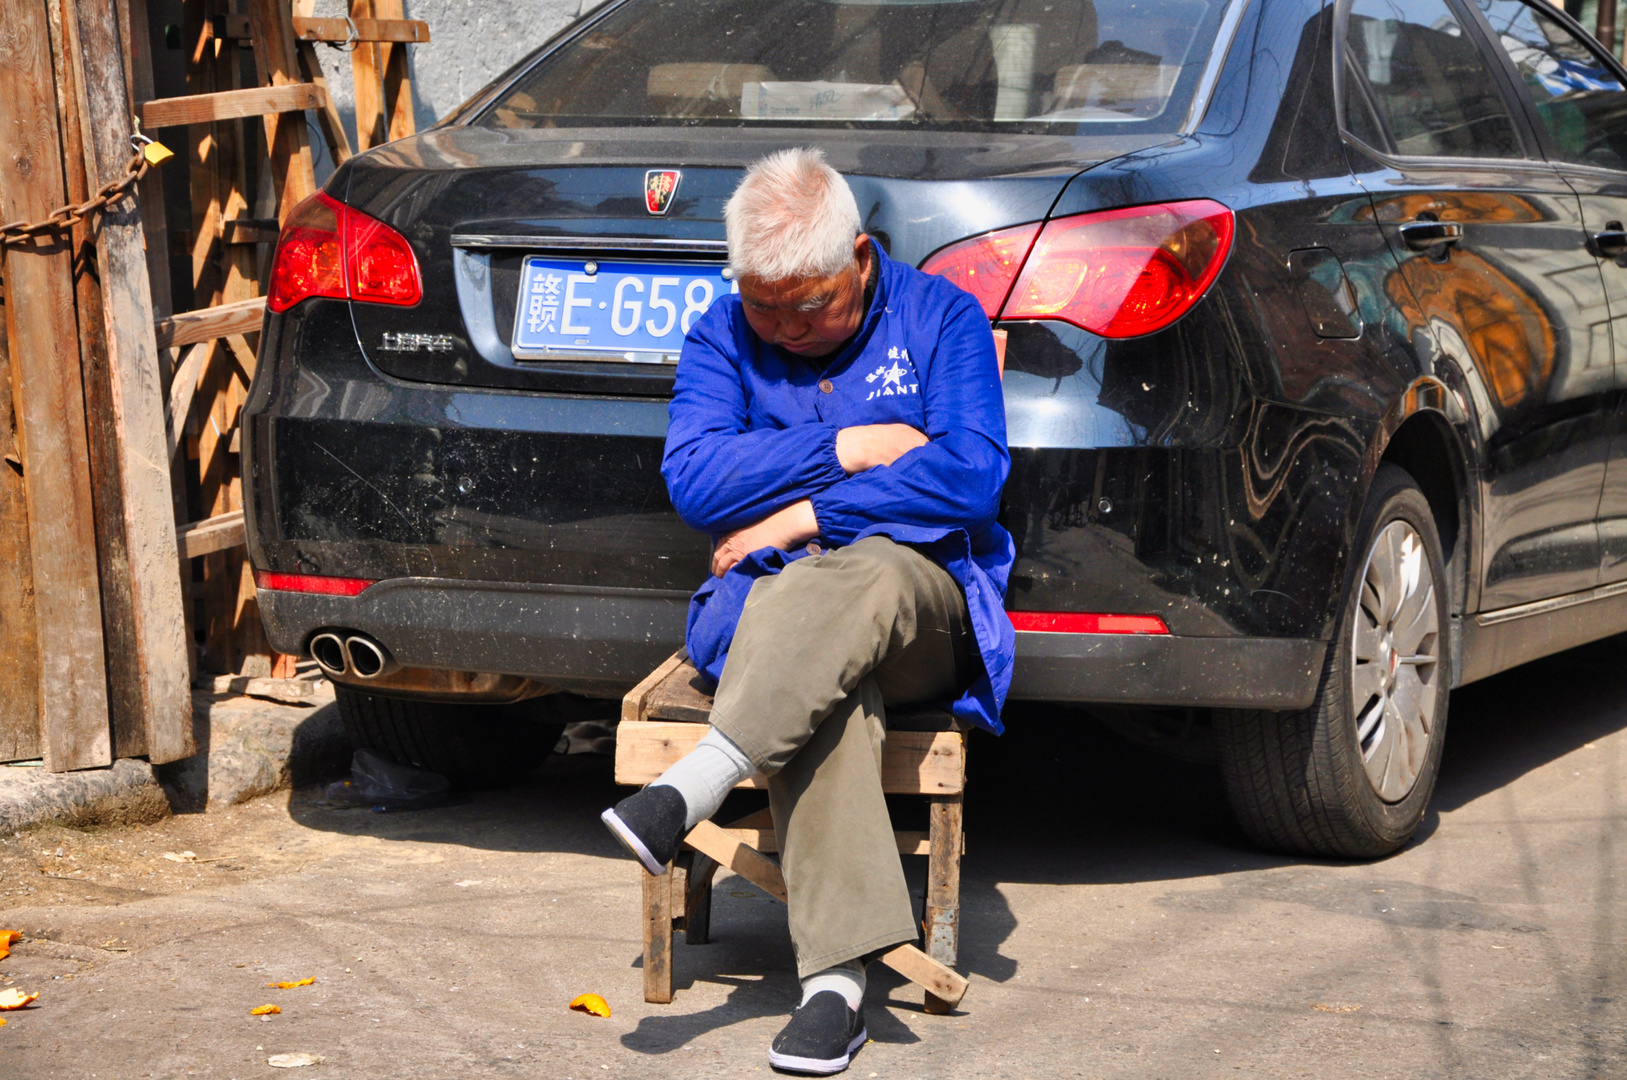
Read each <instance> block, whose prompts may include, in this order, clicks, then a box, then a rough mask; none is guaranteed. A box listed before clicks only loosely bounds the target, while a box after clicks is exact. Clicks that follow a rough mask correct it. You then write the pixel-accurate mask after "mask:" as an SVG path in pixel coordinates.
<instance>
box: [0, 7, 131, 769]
mask: <svg viewBox="0 0 1627 1080" xmlns="http://www.w3.org/2000/svg"><path fill="white" fill-rule="evenodd" d="M0 26H4V27H5V40H6V48H4V49H0V101H4V102H6V122H5V123H0V161H4V162H6V163H7V168H5V169H4V170H0V220H4V221H16V220H24V221H33V220H38V219H40V218H43V217H45V216H46V215H47V214H49V213H50V212H51V211H52V210H53V209H55V208H56V207H58V206H60V205H62V203H63V202H64V201H65V198H66V194H67V192H66V188H65V186H64V182H63V173H62V145H61V142H60V141H59V138H58V132H59V130H60V126H59V123H60V119H59V116H58V112H57V105H56V100H55V96H54V94H53V93H52V92H51V91H50V89H48V88H50V87H53V86H54V85H55V80H54V78H53V72H52V55H51V43H50V36H49V33H48V29H47V22H46V6H45V5H44V4H43V3H40V2H39V0H0ZM19 163H26V165H27V168H18V167H16V165H17V164H19ZM70 258H71V256H70V252H69V249H68V243H67V242H66V241H65V240H64V239H63V238H61V237H60V235H59V236H58V237H57V238H54V239H51V238H48V239H47V240H46V241H45V242H43V243H35V244H31V245H27V246H23V245H15V244H8V245H6V246H5V247H4V248H0V276H3V277H4V280H5V289H6V296H7V303H6V308H5V317H6V335H7V346H8V352H9V354H10V356H11V361H12V363H11V374H12V380H13V382H12V405H13V408H14V410H15V412H16V417H17V430H18V434H19V436H20V437H21V441H22V464H23V487H24V491H25V494H26V501H27V506H28V519H29V541H30V543H29V552H30V561H31V565H32V571H33V578H34V603H35V615H36V626H37V628H38V632H37V641H38V651H37V653H36V656H35V658H25V659H24V662H35V663H37V664H38V666H39V678H40V712H41V716H40V722H41V732H42V740H41V742H42V746H41V750H42V753H43V756H44V758H45V763H46V766H47V768H50V769H52V770H63V769H80V768H88V767H91V766H95V765H106V764H109V763H110V762H111V761H112V759H113V744H112V738H111V731H110V728H109V724H108V705H107V673H106V667H105V659H104V653H103V638H102V608H101V596H100V581H99V575H98V569H97V563H96V530H95V522H94V513H95V510H94V504H93V502H92V496H91V485H90V469H89V465H88V455H89V446H88V442H87V437H86V431H85V401H84V390H83V384H82V382H81V374H80V370H81V369H80V356H79V333H78V326H77V324H76V322H75V317H74V289H73V275H72V267H71V263H70ZM23 302H26V304H27V310H26V311H24V310H23V308H22V303H23Z"/></svg>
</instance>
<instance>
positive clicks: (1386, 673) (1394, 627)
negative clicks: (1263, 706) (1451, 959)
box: [1216, 464, 1450, 858]
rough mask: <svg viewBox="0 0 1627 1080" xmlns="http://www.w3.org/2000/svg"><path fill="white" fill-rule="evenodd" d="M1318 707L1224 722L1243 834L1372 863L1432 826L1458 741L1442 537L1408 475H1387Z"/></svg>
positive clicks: (1219, 726) (1362, 541)
mask: <svg viewBox="0 0 1627 1080" xmlns="http://www.w3.org/2000/svg"><path fill="white" fill-rule="evenodd" d="M1356 535H1357V537H1358V538H1359V543H1358V545H1357V547H1356V548H1355V551H1356V553H1357V557H1356V559H1355V560H1353V567H1352V570H1353V572H1352V574H1351V576H1350V580H1349V583H1348V585H1347V586H1346V589H1345V599H1344V605H1343V608H1342V610H1341V612H1340V616H1339V620H1338V623H1337V630H1336V636H1335V638H1334V641H1333V643H1332V645H1331V646H1330V648H1329V649H1328V656H1327V660H1326V662H1325V665H1324V667H1323V671H1322V683H1321V686H1320V688H1319V690H1318V692H1317V697H1316V701H1315V702H1314V703H1313V704H1312V705H1311V707H1310V708H1308V709H1301V710H1296V711H1291V712H1267V711H1263V710H1252V711H1230V712H1223V713H1221V714H1219V715H1217V717H1216V736H1217V739H1218V742H1219V745H1220V758H1221V769H1222V772H1223V775H1224V777H1225V781H1226V792H1227V795H1228V796H1229V798H1230V801H1231V805H1232V809H1233V811H1234V812H1235V813H1236V815H1237V819H1238V821H1239V822H1240V823H1241V824H1242V826H1243V830H1244V831H1245V832H1246V833H1248V835H1249V836H1250V838H1252V839H1253V840H1254V841H1255V842H1257V843H1259V844H1261V845H1264V846H1266V847H1270V848H1276V849H1278V850H1282V851H1290V852H1296V853H1301V854H1306V855H1329V856H1335V857H1340V858H1374V857H1377V856H1380V855H1385V854H1388V853H1389V852H1392V851H1394V850H1396V849H1397V848H1399V847H1400V846H1401V845H1403V844H1405V843H1406V842H1407V840H1408V839H1409V838H1411V836H1412V834H1413V833H1414V832H1415V831H1416V830H1417V828H1418V824H1419V822H1421V821H1422V820H1423V816H1424V810H1425V808H1426V807H1427V806H1428V804H1429V797H1430V795H1431V793H1432V792H1433V791H1434V788H1435V777H1436V774H1437V773H1438V772H1439V769H1440V761H1441V747H1442V743H1443V742H1444V740H1445V735H1446V705H1447V692H1448V682H1449V674H1450V673H1449V672H1448V671H1447V670H1446V662H1445V647H1446V633H1445V630H1446V627H1447V625H1448V622H1447V620H1448V618H1449V613H1448V611H1447V603H1446V591H1445V581H1446V576H1445V571H1444V568H1443V562H1442V559H1441V544H1440V538H1439V536H1438V535H1437V534H1436V531H1435V522H1434V517H1433V516H1432V514H1431V513H1430V509H1429V503H1428V502H1427V501H1426V500H1425V498H1424V494H1423V492H1422V491H1420V490H1419V488H1418V485H1417V484H1416V483H1415V482H1414V481H1413V479H1412V477H1411V476H1410V475H1408V474H1407V473H1406V471H1405V470H1403V469H1400V468H1398V467H1396V466H1394V465H1388V464H1386V465H1381V466H1380V467H1379V470H1378V474H1377V475H1376V476H1375V477H1374V480H1373V488H1372V491H1371V493H1370V494H1369V495H1368V499H1367V504H1366V506H1365V508H1364V509H1363V512H1362V517H1361V524H1360V527H1359V528H1358V530H1357V533H1356Z"/></svg>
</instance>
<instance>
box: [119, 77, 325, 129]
mask: <svg viewBox="0 0 1627 1080" xmlns="http://www.w3.org/2000/svg"><path fill="white" fill-rule="evenodd" d="M326 104H327V93H326V91H324V90H323V89H322V88H321V87H319V86H314V85H312V84H310V83H303V82H297V83H290V84H288V85H287V86H251V87H247V88H245V89H242V90H220V91H217V92H215V93H212V94H188V95H186V96H184V97H172V98H158V99H157V100H154V101H148V102H144V103H143V104H142V106H141V124H142V126H143V127H145V128H148V129H155V128H166V127H178V126H180V125H182V124H208V123H211V122H214V121H217V120H238V119H241V118H243V117H245V116H274V115H277V114H279V113H286V112H301V111H303V110H305V109H321V108H324V107H325V106H326Z"/></svg>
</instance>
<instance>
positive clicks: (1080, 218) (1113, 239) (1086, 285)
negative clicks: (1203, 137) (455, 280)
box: [1000, 199, 1233, 338]
mask: <svg viewBox="0 0 1627 1080" xmlns="http://www.w3.org/2000/svg"><path fill="white" fill-rule="evenodd" d="M1232 231H1233V220H1232V212H1231V211H1230V210H1228V209H1226V208H1225V207H1224V206H1222V205H1220V204H1219V203H1217V202H1213V201H1211V200H1209V199H1191V200H1187V201H1184V202H1173V203H1159V204H1155V205H1152V206H1135V207H1130V208H1128V209H1125V210H1105V211H1101V212H1098V213H1091V214H1076V215H1074V216H1072V217H1065V218H1055V219H1053V220H1051V221H1049V222H1046V224H1045V228H1044V229H1043V230H1042V231H1041V232H1040V235H1039V239H1038V240H1037V241H1036V242H1035V244H1034V250H1033V251H1032V252H1031V253H1030V255H1029V257H1028V261H1027V262H1026V263H1025V264H1024V265H1023V268H1022V274H1021V275H1020V276H1019V277H1018V279H1017V284H1016V285H1015V286H1014V287H1013V288H1012V290H1011V298H1010V299H1009V300H1007V301H1006V304H1005V308H1004V310H1002V311H1001V313H1000V317H1001V318H1003V319H1060V320H1062V321H1064V322H1070V323H1073V324H1074V325H1075V326H1078V327H1082V328H1083V329H1085V330H1089V331H1090V332H1091V333H1093V334H1100V335H1101V336H1103V337H1110V338H1129V337H1139V336H1141V335H1142V334H1150V333H1152V332H1153V331H1155V330H1162V329H1163V328H1164V327H1166V326H1168V325H1169V324H1170V323H1172V322H1174V321H1175V320H1176V319H1178V318H1180V317H1181V316H1182V315H1184V314H1186V312H1187V311H1188V310H1190V309H1191V307H1192V305H1193V304H1195V303H1197V302H1198V299H1199V298H1200V297H1202V296H1203V294H1204V291H1205V290H1206V289H1208V288H1209V285H1210V283H1212V282H1213V281H1214V280H1215V277H1216V275H1218V274H1219V273H1220V268H1221V266H1223V265H1224V264H1225V262H1226V254H1227V252H1229V251H1230V250H1231V245H1232Z"/></svg>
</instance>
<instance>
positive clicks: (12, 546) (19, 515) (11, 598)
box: [0, 75, 40, 761]
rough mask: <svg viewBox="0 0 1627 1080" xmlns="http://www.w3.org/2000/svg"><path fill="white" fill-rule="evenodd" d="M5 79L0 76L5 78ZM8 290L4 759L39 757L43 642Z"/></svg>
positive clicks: (2, 547) (1, 399)
mask: <svg viewBox="0 0 1627 1080" xmlns="http://www.w3.org/2000/svg"><path fill="white" fill-rule="evenodd" d="M3 78H4V76H3V75H0V79H3ZM5 304H6V298H5V290H4V288H0V566H3V567H5V571H4V572H0V656H4V657H7V658H8V659H10V660H11V662H10V663H6V664H3V665H0V761H21V760H24V759H26V758H36V757H39V756H40V669H39V664H38V663H37V662H36V661H35V657H37V656H38V655H39V639H38V635H37V634H36V632H35V620H34V570H33V567H32V565H31V561H32V560H31V558H30V556H29V550H28V495H27V493H26V492H25V491H24V490H23V456H22V452H21V448H20V447H19V446H18V443H17V421H16V418H15V417H14V415H13V413H12V409H11V387H12V379H11V360H10V356H9V355H8V353H7V351H6V334H5V323H4V315H5V312H4V308H5Z"/></svg>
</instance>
